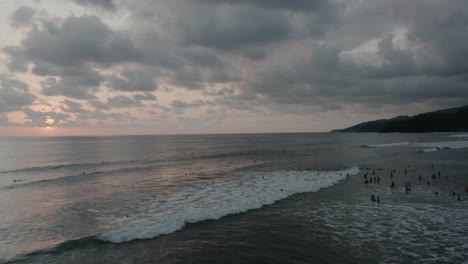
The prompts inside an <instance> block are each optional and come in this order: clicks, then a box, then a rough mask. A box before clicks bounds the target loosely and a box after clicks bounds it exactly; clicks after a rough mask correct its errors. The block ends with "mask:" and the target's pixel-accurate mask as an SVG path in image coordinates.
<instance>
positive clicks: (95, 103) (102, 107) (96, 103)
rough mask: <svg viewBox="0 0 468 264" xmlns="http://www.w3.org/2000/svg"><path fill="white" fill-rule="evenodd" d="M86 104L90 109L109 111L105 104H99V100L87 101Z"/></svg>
mask: <svg viewBox="0 0 468 264" xmlns="http://www.w3.org/2000/svg"><path fill="white" fill-rule="evenodd" d="M88 103H89V104H90V105H91V106H92V107H94V108H96V109H97V110H109V109H110V107H109V106H108V105H107V104H105V103H103V102H101V101H99V100H89V101H88Z"/></svg>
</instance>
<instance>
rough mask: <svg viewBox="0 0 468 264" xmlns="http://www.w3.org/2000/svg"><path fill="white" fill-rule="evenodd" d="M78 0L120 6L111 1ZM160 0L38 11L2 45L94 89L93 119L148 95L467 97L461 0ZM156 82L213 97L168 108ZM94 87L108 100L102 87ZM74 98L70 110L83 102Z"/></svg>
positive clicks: (51, 74) (64, 89)
mask: <svg viewBox="0 0 468 264" xmlns="http://www.w3.org/2000/svg"><path fill="white" fill-rule="evenodd" d="M77 1H78V0H77ZM78 2H80V3H81V4H83V5H94V6H101V7H104V8H107V9H115V8H116V6H115V3H114V2H112V1H92V0H86V1H85V0H82V1H78ZM155 3H157V4H148V2H144V1H131V3H124V2H119V4H121V5H122V7H123V8H127V11H128V12H129V14H130V17H129V18H130V19H129V20H130V21H131V24H128V25H126V26H128V29H127V30H125V31H121V30H115V29H112V28H111V27H109V26H108V25H106V24H104V23H103V22H102V21H101V20H100V19H99V18H98V17H96V16H80V17H75V16H72V17H68V18H66V19H64V20H63V21H60V22H56V21H54V20H42V24H40V25H39V26H37V27H33V28H32V29H31V30H30V31H29V32H27V33H25V36H24V39H23V40H22V42H21V44H20V45H17V46H8V47H4V48H3V49H2V50H3V52H4V53H5V54H6V55H7V56H8V67H9V69H10V70H11V71H15V72H25V71H27V70H28V67H29V68H30V67H31V66H32V68H31V69H32V73H33V74H35V75H38V76H42V77H44V81H43V82H42V92H43V94H44V95H46V96H65V97H69V98H74V99H86V100H88V101H87V102H86V103H84V104H86V106H87V107H89V106H91V107H93V108H91V109H96V110H95V111H93V112H94V113H93V114H91V113H90V112H91V111H90V112H89V113H85V112H83V113H81V115H80V118H93V119H94V118H95V117H98V116H100V115H102V116H104V115H105V114H110V112H111V111H115V110H116V108H119V109H123V108H125V107H129V108H133V107H145V106H147V107H149V106H150V105H153V106H155V108H158V109H161V110H162V111H160V112H165V113H174V112H175V113H181V112H183V111H184V109H194V108H197V107H203V106H207V108H208V107H209V108H210V109H209V110H208V111H209V114H211V115H215V114H216V113H215V112H213V111H214V109H221V110H220V111H221V112H222V115H220V116H223V117H224V116H228V115H229V114H230V113H229V110H239V111H250V112H252V113H258V112H259V111H265V112H271V113H274V114H281V113H288V114H289V113H294V114H304V113H311V112H322V111H348V110H350V109H361V110H360V111H367V113H369V112H372V113H373V112H379V111H380V110H379V109H390V108H389V107H388V106H389V105H393V106H394V105H398V106H403V105H415V104H418V105H425V106H427V107H429V106H435V105H437V106H440V107H444V106H455V105H456V104H463V103H466V100H467V99H468V94H467V93H468V92H467V89H466V85H467V84H468V83H467V82H468V77H467V76H468V60H467V59H466V58H468V50H467V49H466V47H467V46H468V35H467V34H466V28H467V27H468V11H466V10H468V8H467V7H468V3H467V2H466V1H463V0H453V1H450V3H448V2H446V1H426V0H414V1H404V0H395V1H385V0H346V1H344V0H330V1H327V0H320V1H306V0H291V1H281V0H251V1H247V0H239V1H228V0H219V1H215V0H195V1H182V0H158V1H157V2H155ZM106 6H107V7H106ZM119 7H120V6H119ZM36 18H37V16H36ZM20 20H21V19H20ZM119 28H122V27H120V25H119ZM117 71H119V72H117ZM109 72H110V73H109ZM103 84H105V85H103ZM158 85H159V86H161V87H163V89H162V90H164V92H163V93H162V94H164V93H165V92H168V93H169V92H174V93H179V92H180V93H187V91H184V90H181V89H178V88H179V87H180V88H185V89H189V90H192V91H189V93H190V94H192V93H193V94H197V93H198V94H201V95H204V96H209V99H204V98H203V100H195V101H182V100H174V101H172V103H170V107H171V108H168V107H165V106H162V105H160V104H151V103H149V102H145V101H154V100H156V96H155V95H154V94H152V93H151V92H153V91H158V88H159V87H158ZM173 86H175V87H173ZM100 87H102V90H100V89H101V88H100ZM164 87H166V88H164ZM223 87H225V88H223ZM2 89H5V88H2ZM8 89H10V90H9V92H11V91H13V90H14V93H21V91H22V90H21V89H19V90H18V88H15V89H13V88H7V90H8ZM12 89H13V90H12ZM116 91H117V92H126V93H127V95H116ZM23 92H24V93H27V91H23ZM96 92H99V93H98V94H101V92H102V94H106V95H107V96H108V97H109V98H108V100H107V101H105V100H104V101H103V99H102V98H95V96H94V94H95V93H96ZM12 93H13V92H12ZM5 94H6V93H5ZM119 94H120V93H119ZM1 96H2V95H1V94H0V97H1ZM158 96H159V94H158ZM159 97H160V96H159ZM170 98H173V97H170ZM182 98H187V97H185V96H183V97H182ZM160 99H163V98H160ZM31 100H33V99H31V97H30V99H29V100H28V101H27V102H29V104H30V103H31ZM69 101H70V100H69ZM161 101H163V102H164V100H161ZM27 102H25V103H27ZM70 102H71V101H70ZM70 102H67V101H64V103H63V109H62V110H63V111H70V112H71V111H74V110H72V109H75V110H78V111H80V109H82V108H85V107H82V106H77V105H73V104H71V103H70ZM25 103H23V107H24V106H27V105H29V104H25ZM9 108H11V109H18V107H9ZM400 108H401V107H400ZM5 109H6V108H5ZM362 109H364V110H362ZM117 110H118V109H117ZM3 111H5V110H3ZM103 111H104V112H103ZM74 112H75V113H77V112H76V111H74ZM187 112H188V111H187ZM197 112H199V111H197ZM93 116H94V117H93ZM115 118H126V117H124V116H122V115H120V116H115Z"/></svg>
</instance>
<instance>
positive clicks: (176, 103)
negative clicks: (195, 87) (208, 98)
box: [171, 99, 206, 109]
mask: <svg viewBox="0 0 468 264" xmlns="http://www.w3.org/2000/svg"><path fill="white" fill-rule="evenodd" d="M205 104H206V103H205V102H204V101H203V100H200V99H198V100H194V101H192V102H185V101H182V100H173V101H172V103H171V106H172V107H173V108H175V109H187V108H197V107H201V106H204V105H205Z"/></svg>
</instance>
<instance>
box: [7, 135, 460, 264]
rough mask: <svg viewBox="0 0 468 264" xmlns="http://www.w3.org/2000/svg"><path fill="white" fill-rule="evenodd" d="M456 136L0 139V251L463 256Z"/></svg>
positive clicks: (68, 259)
mask: <svg viewBox="0 0 468 264" xmlns="http://www.w3.org/2000/svg"><path fill="white" fill-rule="evenodd" d="M466 141H468V139H466ZM466 141H465V137H463V136H454V135H452V134H447V133H434V134H374V133H362V134H359V133H312V134H245V135H180V136H127V137H61V138H0V147H1V151H0V209H1V210H0V237H1V240H0V263H103V262H110V263H225V262H232V263H415V262H417V263H466V261H468V242H466V241H468V228H466V226H467V225H468V220H467V219H468V195H467V194H466V193H465V189H464V188H465V186H467V185H468V148H466V147H465V145H467V144H465V143H466ZM447 142H449V143H447ZM457 142H459V143H457ZM467 146H468V145H467ZM429 148H431V149H432V150H431V151H430V152H429V151H427V149H429ZM393 170H395V171H396V172H395V173H393V178H391V177H390V175H391V171H393ZM405 171H406V174H405ZM439 171H440V176H439ZM366 173H367V174H368V175H369V177H380V178H381V181H380V183H369V184H364V174H366ZM432 175H436V179H432ZM419 176H421V178H422V179H421V180H419ZM392 181H393V182H395V185H396V187H395V188H390V184H391V182H392ZM428 181H429V184H428ZM408 182H410V183H411V186H412V188H411V191H409V192H406V191H405V188H404V186H405V184H406V183H408ZM453 192H455V193H456V194H457V195H455V196H453V195H452V193H453ZM436 193H437V194H436ZM372 194H374V195H377V196H379V198H380V199H381V203H380V204H377V203H373V202H371V201H370V196H371V195H372ZM458 194H460V198H461V201H457V198H458Z"/></svg>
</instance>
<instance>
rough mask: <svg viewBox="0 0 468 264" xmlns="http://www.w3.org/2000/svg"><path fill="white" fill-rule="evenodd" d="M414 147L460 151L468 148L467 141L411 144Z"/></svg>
mask: <svg viewBox="0 0 468 264" xmlns="http://www.w3.org/2000/svg"><path fill="white" fill-rule="evenodd" d="M411 145H412V146H415V147H427V148H431V149H437V150H442V149H462V148H468V141H443V142H423V143H413V144H411Z"/></svg>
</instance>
